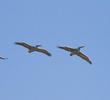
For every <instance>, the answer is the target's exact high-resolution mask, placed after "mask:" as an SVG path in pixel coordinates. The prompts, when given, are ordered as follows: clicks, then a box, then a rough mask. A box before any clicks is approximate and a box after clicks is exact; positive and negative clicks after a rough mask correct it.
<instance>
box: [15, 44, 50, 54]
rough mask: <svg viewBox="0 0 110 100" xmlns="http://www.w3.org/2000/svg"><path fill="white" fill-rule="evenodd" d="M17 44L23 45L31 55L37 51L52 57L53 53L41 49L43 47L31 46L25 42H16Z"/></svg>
mask: <svg viewBox="0 0 110 100" xmlns="http://www.w3.org/2000/svg"><path fill="white" fill-rule="evenodd" d="M15 44H17V45H21V46H23V47H25V48H27V49H28V52H29V53H31V52H34V51H37V52H41V53H44V54H46V55H48V56H51V53H49V52H48V51H47V50H45V49H41V48H39V47H41V45H36V46H31V45H29V44H27V43H25V42H15Z"/></svg>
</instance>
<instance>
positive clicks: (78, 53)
mask: <svg viewBox="0 0 110 100" xmlns="http://www.w3.org/2000/svg"><path fill="white" fill-rule="evenodd" d="M76 55H78V56H80V57H81V58H83V59H84V60H86V61H87V62H88V63H90V64H92V62H91V61H90V59H89V58H88V57H87V56H86V55H84V54H83V53H81V52H77V53H76Z"/></svg>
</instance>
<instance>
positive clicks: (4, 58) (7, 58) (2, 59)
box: [0, 56, 8, 60]
mask: <svg viewBox="0 0 110 100" xmlns="http://www.w3.org/2000/svg"><path fill="white" fill-rule="evenodd" d="M0 59H2V60H5V59H8V58H4V57H1V56H0Z"/></svg>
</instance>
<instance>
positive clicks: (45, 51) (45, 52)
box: [36, 48, 51, 56]
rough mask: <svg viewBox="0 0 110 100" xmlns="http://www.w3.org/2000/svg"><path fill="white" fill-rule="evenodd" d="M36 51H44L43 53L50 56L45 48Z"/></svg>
mask: <svg viewBox="0 0 110 100" xmlns="http://www.w3.org/2000/svg"><path fill="white" fill-rule="evenodd" d="M36 51H38V52H41V53H44V54H46V55H48V56H51V53H49V52H48V51H47V50H45V49H39V48H38V49H37V50H36Z"/></svg>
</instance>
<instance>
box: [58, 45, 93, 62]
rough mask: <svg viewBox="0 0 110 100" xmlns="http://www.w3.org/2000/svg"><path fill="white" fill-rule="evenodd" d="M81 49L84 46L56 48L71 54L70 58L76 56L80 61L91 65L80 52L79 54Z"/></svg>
mask: <svg viewBox="0 0 110 100" xmlns="http://www.w3.org/2000/svg"><path fill="white" fill-rule="evenodd" d="M83 47H84V46H80V47H78V48H71V47H61V46H58V48H60V49H64V50H66V51H69V52H71V53H70V56H73V55H77V56H79V57H81V58H82V59H84V60H86V61H87V62H88V63H89V64H92V62H91V61H90V59H89V58H88V57H87V56H86V55H84V54H83V53H82V52H80V49H81V48H83Z"/></svg>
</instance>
